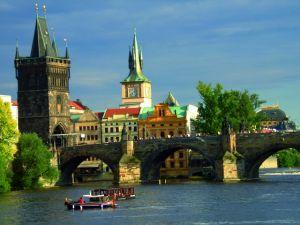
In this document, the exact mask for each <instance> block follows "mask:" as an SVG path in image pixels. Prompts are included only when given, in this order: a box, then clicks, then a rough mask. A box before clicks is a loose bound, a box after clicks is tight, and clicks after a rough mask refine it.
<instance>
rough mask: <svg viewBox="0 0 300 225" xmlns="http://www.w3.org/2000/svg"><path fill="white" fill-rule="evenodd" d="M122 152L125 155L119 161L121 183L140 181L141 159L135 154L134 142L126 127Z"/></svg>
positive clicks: (123, 133) (123, 132)
mask: <svg viewBox="0 0 300 225" xmlns="http://www.w3.org/2000/svg"><path fill="white" fill-rule="evenodd" d="M122 152H123V155H122V157H121V159H120V162H119V183H120V184H132V183H140V182H141V161H140V160H138V159H137V158H136V157H135V156H134V143H133V140H131V138H129V137H128V135H127V132H126V130H125V127H124V128H123V131H122Z"/></svg>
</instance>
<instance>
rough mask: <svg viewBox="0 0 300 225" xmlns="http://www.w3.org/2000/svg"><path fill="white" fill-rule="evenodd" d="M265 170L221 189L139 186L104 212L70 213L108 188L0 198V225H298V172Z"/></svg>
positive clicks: (214, 185)
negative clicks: (72, 204) (71, 206)
mask: <svg viewBox="0 0 300 225" xmlns="http://www.w3.org/2000/svg"><path fill="white" fill-rule="evenodd" d="M290 172H291V171H290V170H281V169H275V170H274V169H273V170H263V171H261V180H260V181H256V182H242V183H234V184H223V183H215V182H205V181H197V182H185V183H177V184H166V185H138V186H136V187H135V191H136V195H137V198H136V199H133V200H127V201H119V202H118V204H119V207H118V208H116V209H106V210H99V209H95V210H84V211H83V212H80V211H74V212H73V211H68V210H66V208H65V206H64V204H63V201H64V198H65V197H70V198H73V199H76V198H78V197H79V196H80V195H82V194H84V193H88V191H89V190H90V189H93V188H99V187H100V186H102V187H105V186H108V185H109V183H88V184H84V185H76V186H71V187H62V188H51V189H47V190H41V191H20V192H11V193H8V194H4V195H0V225H19V224H22V225H23V224H24V225H25V224H26V225H37V224H38V225H40V224H41V225H43V224H51V225H52V224H53V225H73V224H74V225H75V224H76V225H77V224H78V225H89V224H92V225H93V224H97V225H98V224H110V225H111V224H130V225H132V224H238V225H239V224H251V225H252V224H300V169H298V170H296V172H293V173H290Z"/></svg>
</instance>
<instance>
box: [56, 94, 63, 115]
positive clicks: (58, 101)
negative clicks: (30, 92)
mask: <svg viewBox="0 0 300 225" xmlns="http://www.w3.org/2000/svg"><path fill="white" fill-rule="evenodd" d="M56 110H57V112H58V113H62V112H63V108H62V99H61V96H59V95H58V96H57V97H56Z"/></svg>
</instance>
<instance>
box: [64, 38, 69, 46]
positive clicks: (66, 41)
mask: <svg viewBox="0 0 300 225" xmlns="http://www.w3.org/2000/svg"><path fill="white" fill-rule="evenodd" d="M64 42H65V47H66V48H67V47H68V39H67V38H64Z"/></svg>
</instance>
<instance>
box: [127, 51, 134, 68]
mask: <svg viewBox="0 0 300 225" xmlns="http://www.w3.org/2000/svg"><path fill="white" fill-rule="evenodd" d="M132 66H133V59H132V54H131V50H130V46H129V55H128V68H129V70H131V68H132Z"/></svg>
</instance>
